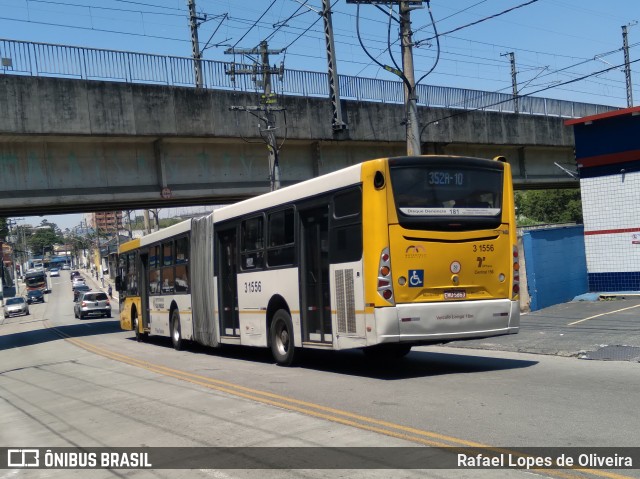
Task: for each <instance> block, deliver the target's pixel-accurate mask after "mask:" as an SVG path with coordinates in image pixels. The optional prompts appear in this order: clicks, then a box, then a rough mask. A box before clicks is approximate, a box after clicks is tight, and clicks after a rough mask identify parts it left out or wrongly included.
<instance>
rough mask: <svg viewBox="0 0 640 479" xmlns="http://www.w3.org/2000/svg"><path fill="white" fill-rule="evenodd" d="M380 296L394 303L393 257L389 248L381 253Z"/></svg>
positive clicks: (379, 266)
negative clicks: (392, 281) (392, 282)
mask: <svg viewBox="0 0 640 479" xmlns="http://www.w3.org/2000/svg"><path fill="white" fill-rule="evenodd" d="M378 294H379V295H380V296H382V297H383V298H384V299H385V300H387V301H389V302H392V298H393V285H392V284H391V257H390V255H389V248H385V249H383V250H382V253H380V264H379V265H378Z"/></svg>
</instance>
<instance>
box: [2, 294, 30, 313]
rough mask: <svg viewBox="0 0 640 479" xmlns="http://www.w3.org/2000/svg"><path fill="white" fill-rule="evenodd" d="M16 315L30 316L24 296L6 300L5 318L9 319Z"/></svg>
mask: <svg viewBox="0 0 640 479" xmlns="http://www.w3.org/2000/svg"><path fill="white" fill-rule="evenodd" d="M16 314H24V315H25V316H27V315H28V314H29V305H28V304H27V302H26V301H25V299H24V298H23V297H22V296H16V297H15V298H5V300H4V317H5V318H8V317H10V316H14V315H16Z"/></svg>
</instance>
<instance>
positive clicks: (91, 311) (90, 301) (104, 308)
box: [73, 291, 111, 319]
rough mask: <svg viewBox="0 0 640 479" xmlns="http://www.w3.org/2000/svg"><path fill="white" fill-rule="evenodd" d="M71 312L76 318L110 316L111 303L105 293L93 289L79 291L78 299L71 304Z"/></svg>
mask: <svg viewBox="0 0 640 479" xmlns="http://www.w3.org/2000/svg"><path fill="white" fill-rule="evenodd" d="M73 313H74V316H75V317H76V318H80V319H84V317H85V316H90V315H100V316H106V317H107V318H110V317H111V304H110V303H109V298H108V297H107V293H103V292H102V291H93V292H89V293H81V294H80V295H79V296H78V301H76V304H74V305H73Z"/></svg>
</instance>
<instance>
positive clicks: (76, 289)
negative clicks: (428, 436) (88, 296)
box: [73, 284, 91, 303]
mask: <svg viewBox="0 0 640 479" xmlns="http://www.w3.org/2000/svg"><path fill="white" fill-rule="evenodd" d="M87 291H91V288H90V287H89V286H87V285H86V284H79V285H78V286H74V287H73V302H74V303H75V302H76V301H78V295H79V294H80V293H86V292H87Z"/></svg>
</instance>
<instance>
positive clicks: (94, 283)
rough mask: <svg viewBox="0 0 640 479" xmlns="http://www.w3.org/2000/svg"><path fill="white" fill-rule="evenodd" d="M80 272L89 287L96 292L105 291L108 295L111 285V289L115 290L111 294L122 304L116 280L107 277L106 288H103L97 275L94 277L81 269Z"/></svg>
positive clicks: (105, 280) (89, 272)
mask: <svg viewBox="0 0 640 479" xmlns="http://www.w3.org/2000/svg"><path fill="white" fill-rule="evenodd" d="M78 271H80V274H81V275H82V277H83V278H84V280H85V282H86V283H87V285H88V286H89V287H90V288H91V289H92V290H94V291H103V292H105V293H106V292H107V290H108V289H109V285H111V288H112V290H113V291H112V293H111V294H112V296H113V300H114V301H116V302H118V304H119V303H120V296H119V295H118V291H116V282H115V281H114V280H111V279H110V278H108V277H105V278H104V286H102V281H100V280H99V279H96V277H95V274H94V275H93V276H92V275H91V271H89V270H86V269H79V270H78Z"/></svg>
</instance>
